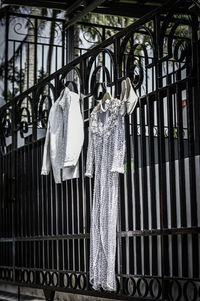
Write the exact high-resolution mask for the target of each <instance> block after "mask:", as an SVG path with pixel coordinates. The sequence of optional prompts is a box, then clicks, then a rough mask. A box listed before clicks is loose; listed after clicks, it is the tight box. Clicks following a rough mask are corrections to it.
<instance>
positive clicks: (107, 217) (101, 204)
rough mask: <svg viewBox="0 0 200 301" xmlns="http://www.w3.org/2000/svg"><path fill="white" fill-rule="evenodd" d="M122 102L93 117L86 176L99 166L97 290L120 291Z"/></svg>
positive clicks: (94, 230)
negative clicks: (117, 275)
mask: <svg viewBox="0 0 200 301" xmlns="http://www.w3.org/2000/svg"><path fill="white" fill-rule="evenodd" d="M120 108H121V101H120V100H118V99H113V98H112V99H111V100H106V102H105V104H104V106H103V105H102V104H99V105H97V106H96V107H95V108H94V109H93V111H92V113H91V117H90V125H89V144H88V150H87V163H86V174H85V175H86V176H88V177H92V176H93V173H94V166H95V179H94V192H93V206H92V210H91V228H90V282H91V283H92V285H93V288H94V289H96V290H97V289H99V288H100V287H102V288H103V289H104V290H109V291H113V290H116V279H115V253H116V224H117V216H118V196H119V194H118V189H119V173H124V156H125V131H124V120H123V117H122V116H121V114H120Z"/></svg>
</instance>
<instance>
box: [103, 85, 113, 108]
mask: <svg viewBox="0 0 200 301" xmlns="http://www.w3.org/2000/svg"><path fill="white" fill-rule="evenodd" d="M103 85H104V87H105V90H106V92H105V93H104V95H103V98H102V100H101V103H102V105H103V104H104V103H105V101H106V100H107V99H109V100H110V99H111V98H112V96H111V94H110V92H108V90H107V85H106V83H105V82H103Z"/></svg>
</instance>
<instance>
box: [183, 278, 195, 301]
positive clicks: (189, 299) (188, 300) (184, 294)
mask: <svg viewBox="0 0 200 301" xmlns="http://www.w3.org/2000/svg"><path fill="white" fill-rule="evenodd" d="M189 285H191V286H192V287H193V298H192V295H191V290H190V291H189V292H188V286H189ZM188 293H189V295H188ZM197 295H198V291H197V287H196V285H195V283H194V282H193V281H192V280H188V281H186V282H185V283H184V285H183V296H184V299H185V300H186V301H195V300H197ZM189 297H190V298H189ZM191 298H192V299H191Z"/></svg>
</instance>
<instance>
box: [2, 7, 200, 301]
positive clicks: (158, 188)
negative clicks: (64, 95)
mask: <svg viewBox="0 0 200 301" xmlns="http://www.w3.org/2000/svg"><path fill="white" fill-rule="evenodd" d="M188 5H189V3H188V1H171V2H170V3H168V4H167V5H165V6H164V7H163V8H160V9H158V10H157V11H156V12H155V14H154V15H150V14H149V15H147V16H144V18H142V19H140V20H139V21H137V22H136V23H134V24H132V25H131V26H130V27H129V28H126V29H125V30H122V31H120V32H119V33H118V34H117V35H115V36H114V37H112V38H110V39H108V40H105V41H104V42H103V43H102V44H100V45H98V46H96V47H94V48H93V49H92V50H90V51H88V52H87V53H85V54H83V55H82V56H80V57H78V58H77V59H75V60H74V61H73V62H71V63H69V64H68V65H66V66H64V67H63V68H62V69H61V70H58V71H56V72H55V73H54V74H52V75H50V76H49V77H48V78H46V79H44V80H42V81H41V82H39V83H38V84H37V85H36V86H33V87H31V88H29V89H28V90H27V91H25V92H23V93H22V94H21V95H19V96H17V97H16V98H15V99H14V100H13V102H12V103H7V104H6V105H5V106H4V107H2V108H1V110H0V120H1V121H0V126H1V128H0V141H1V156H0V172H1V176H0V179H1V180H0V187H1V198H0V237H1V238H0V281H1V282H4V283H15V284H19V285H21V286H33V287H38V288H45V289H46V290H47V291H48V290H50V291H55V290H58V291H66V292H73V293H79V294H86V295H95V296H102V297H107V298H113V299H116V300H117V299H125V300H141V299H144V298H145V300H163V301H164V300H173V301H174V300H177V301H179V300H180V301H181V300H189V301H190V300H199V291H200V270H199V263H200V252H199V251H200V234H199V233H200V214H199V211H200V204H199V200H200V191H199V180H200V168H199V166H200V148H199V128H200V127H199V122H200V121H199V120H200V119H199V116H200V115H199V113H200V105H199V97H200V95H199V83H200V82H199V64H197V62H198V60H199V49H200V48H199V47H200V45H199V41H198V35H197V31H198V22H197V17H196V16H195V15H183V14H181V15H177V14H176V15H174V12H176V11H177V9H178V8H179V6H181V7H183V6H185V11H187V7H188ZM141 31H142V32H143V33H142V34H141ZM139 33H140V34H139ZM100 66H101V67H100ZM126 76H129V77H130V78H131V80H132V83H133V85H134V87H135V89H136V91H137V94H138V95H139V96H140V99H139V102H138V105H137V107H136V109H135V111H134V113H133V114H132V115H131V116H126V117H125V122H126V139H127V154H126V162H125V168H126V173H125V174H124V176H122V175H121V176H120V197H121V198H120V208H119V218H118V226H117V256H116V277H117V283H118V286H117V291H116V292H115V293H107V292H104V291H99V292H96V291H93V290H92V289H91V286H90V284H89V282H88V279H89V277H88V276H89V275H88V270H89V269H88V264H89V231H90V208H91V204H92V187H93V180H92V179H88V178H85V177H84V172H85V160H86V150H87V142H88V119H89V114H90V112H91V110H92V108H93V107H94V105H95V104H96V103H97V99H100V98H101V95H102V93H101V86H100V85H99V84H100V83H102V82H103V81H106V80H107V81H108V82H109V86H110V89H111V92H112V94H113V95H115V96H117V97H118V96H119V94H120V84H121V80H122V78H124V77H126ZM63 85H65V86H69V87H71V89H74V90H75V91H78V93H79V94H80V99H81V100H80V104H81V109H82V112H83V116H84V121H85V143H84V147H83V151H82V153H81V158H80V163H79V164H80V178H79V179H75V180H69V181H66V182H64V183H62V184H58V185H56V184H55V182H54V179H53V176H52V173H50V175H49V176H41V175H40V172H41V161H42V153H43V145H44V138H40V137H41V132H42V131H43V134H44V128H45V126H46V123H47V116H48V112H49V109H50V106H51V105H52V103H53V102H54V101H55V99H56V98H57V97H58V95H59V93H60V91H61V90H62V88H63ZM24 99H28V100H29V102H30V105H29V106H28V107H27V111H26V112H25V113H24V114H23V116H22V111H21V103H22V101H23V100H24ZM11 138H12V139H11ZM9 139H10V140H9ZM21 141H23V143H24V145H23V143H22V142H21ZM46 294H47V298H49V297H48V296H50V293H49V292H47V293H46ZM52 295H53V293H52Z"/></svg>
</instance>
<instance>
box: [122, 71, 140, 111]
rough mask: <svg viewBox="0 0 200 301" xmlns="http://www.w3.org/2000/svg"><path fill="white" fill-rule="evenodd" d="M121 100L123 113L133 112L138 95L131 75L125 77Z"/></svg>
mask: <svg viewBox="0 0 200 301" xmlns="http://www.w3.org/2000/svg"><path fill="white" fill-rule="evenodd" d="M120 100H121V102H122V106H121V114H122V115H123V116H124V115H125V114H126V113H127V114H129V115H130V114H132V113H133V111H134V109H135V107H136V104H137V102H138V96H137V94H136V93H135V91H134V89H133V86H132V84H131V80H130V78H129V77H127V78H126V79H124V80H123V81H122V83H121V95H120Z"/></svg>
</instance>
